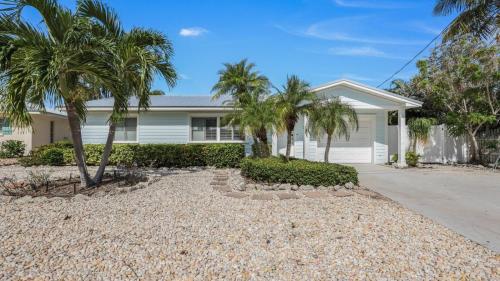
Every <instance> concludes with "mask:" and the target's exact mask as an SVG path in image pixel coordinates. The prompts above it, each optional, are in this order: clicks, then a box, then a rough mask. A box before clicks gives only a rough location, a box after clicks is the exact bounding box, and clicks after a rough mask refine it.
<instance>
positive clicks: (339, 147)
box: [316, 116, 374, 163]
mask: <svg viewBox="0 0 500 281" xmlns="http://www.w3.org/2000/svg"><path fill="white" fill-rule="evenodd" d="M358 118H359V130H358V131H352V132H351V136H350V138H349V140H348V141H346V139H345V137H342V138H340V139H339V138H334V139H333V143H332V145H331V148H330V153H329V156H328V158H329V159H328V160H329V162H332V163H372V155H373V128H374V126H373V122H374V118H373V117H371V116H363V117H358ZM325 148H326V135H325V136H324V137H323V138H321V139H320V140H318V148H317V150H316V151H317V153H316V160H317V161H321V162H323V160H324V155H325Z"/></svg>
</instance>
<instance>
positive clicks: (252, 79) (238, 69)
mask: <svg viewBox="0 0 500 281" xmlns="http://www.w3.org/2000/svg"><path fill="white" fill-rule="evenodd" d="M254 68H255V64H253V63H248V62H247V60H246V59H243V60H241V61H240V62H238V63H234V64H230V63H225V64H224V69H222V70H220V71H219V73H218V74H219V81H217V83H216V84H215V85H214V87H213V88H212V92H213V93H214V94H213V96H212V98H213V99H219V98H221V97H222V96H224V95H229V96H231V98H232V99H233V101H238V102H239V103H240V104H244V103H245V100H246V99H251V98H252V97H251V95H252V92H254V91H267V90H268V88H269V85H270V84H269V79H267V77H265V76H264V75H260V74H259V72H258V71H254V70H253V69H254Z"/></svg>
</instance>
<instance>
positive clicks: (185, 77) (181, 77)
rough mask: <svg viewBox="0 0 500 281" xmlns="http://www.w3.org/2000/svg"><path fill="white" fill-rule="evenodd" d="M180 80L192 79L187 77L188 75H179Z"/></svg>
mask: <svg viewBox="0 0 500 281" xmlns="http://www.w3.org/2000/svg"><path fill="white" fill-rule="evenodd" d="M179 78H180V79H181V80H189V79H191V78H190V77H189V76H187V75H186V74H184V73H179Z"/></svg>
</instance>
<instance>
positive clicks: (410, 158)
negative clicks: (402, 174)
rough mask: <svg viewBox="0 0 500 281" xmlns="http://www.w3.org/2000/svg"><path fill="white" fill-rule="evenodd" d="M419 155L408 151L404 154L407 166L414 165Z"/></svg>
mask: <svg viewBox="0 0 500 281" xmlns="http://www.w3.org/2000/svg"><path fill="white" fill-rule="evenodd" d="M420 157H421V156H420V155H418V154H416V153H415V152H413V151H408V152H406V154H405V159H406V164H408V166H410V167H416V166H417V164H418V160H419V159H420Z"/></svg>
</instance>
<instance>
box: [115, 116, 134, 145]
mask: <svg viewBox="0 0 500 281" xmlns="http://www.w3.org/2000/svg"><path fill="white" fill-rule="evenodd" d="M115 141H123V142H134V141H137V118H135V117H133V118H125V119H123V120H122V121H121V122H119V123H117V124H116V132H115Z"/></svg>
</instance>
